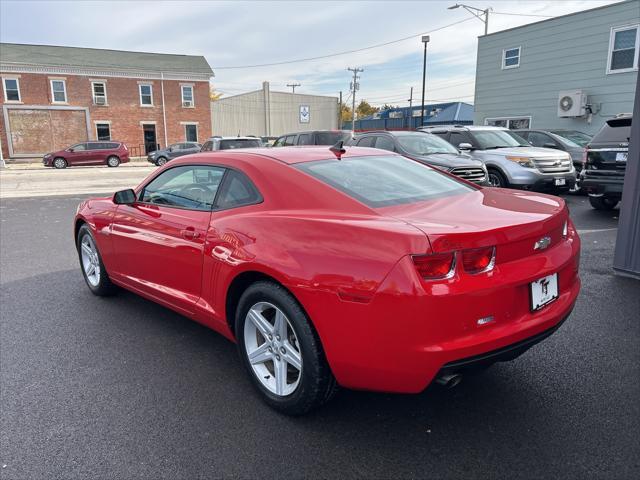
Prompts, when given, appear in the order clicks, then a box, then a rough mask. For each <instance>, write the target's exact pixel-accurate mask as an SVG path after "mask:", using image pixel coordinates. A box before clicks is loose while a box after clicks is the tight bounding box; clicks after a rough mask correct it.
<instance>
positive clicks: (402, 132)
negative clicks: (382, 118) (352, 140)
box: [356, 130, 429, 137]
mask: <svg viewBox="0 0 640 480" xmlns="http://www.w3.org/2000/svg"><path fill="white" fill-rule="evenodd" d="M425 133H429V132H426V131H424V132H423V131H419V132H416V131H413V130H368V131H366V132H358V133H357V134H356V137H357V136H363V135H370V134H371V135H381V134H386V135H391V136H394V137H404V136H410V135H424V134H425Z"/></svg>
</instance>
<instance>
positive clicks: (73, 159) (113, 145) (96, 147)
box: [42, 140, 129, 168]
mask: <svg viewBox="0 0 640 480" xmlns="http://www.w3.org/2000/svg"><path fill="white" fill-rule="evenodd" d="M128 161H129V149H128V148H127V146H126V145H125V144H124V143H122V142H115V141H106V140H105V141H96V142H82V143H76V144H75V145H72V146H70V147H68V148H65V149H64V150H59V151H57V152H51V153H47V154H46V155H45V156H44V157H43V159H42V163H43V164H44V166H45V167H54V168H67V167H70V166H77V165H107V166H109V167H117V166H118V165H120V164H121V163H127V162H128Z"/></svg>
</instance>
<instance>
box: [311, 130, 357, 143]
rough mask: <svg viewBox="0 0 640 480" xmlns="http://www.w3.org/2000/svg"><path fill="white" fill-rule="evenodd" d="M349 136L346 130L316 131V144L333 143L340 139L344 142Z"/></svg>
mask: <svg viewBox="0 0 640 480" xmlns="http://www.w3.org/2000/svg"><path fill="white" fill-rule="evenodd" d="M349 137H350V134H349V133H348V132H316V145H335V144H336V143H338V142H339V141H340V140H342V141H343V142H346V141H347V140H348V139H349Z"/></svg>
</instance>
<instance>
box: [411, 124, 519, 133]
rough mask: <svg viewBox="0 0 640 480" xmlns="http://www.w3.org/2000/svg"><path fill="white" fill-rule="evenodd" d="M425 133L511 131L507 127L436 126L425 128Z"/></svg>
mask: <svg viewBox="0 0 640 480" xmlns="http://www.w3.org/2000/svg"><path fill="white" fill-rule="evenodd" d="M423 128H424V129H425V130H424V131H430V130H469V131H471V132H473V131H474V130H476V131H477V130H502V131H504V130H509V129H508V128H505V127H494V126H493V125H436V126H429V127H423Z"/></svg>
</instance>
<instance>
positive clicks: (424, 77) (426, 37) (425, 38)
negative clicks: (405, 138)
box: [420, 35, 429, 127]
mask: <svg viewBox="0 0 640 480" xmlns="http://www.w3.org/2000/svg"><path fill="white" fill-rule="evenodd" d="M422 43H424V59H423V61H422V111H421V113H420V126H421V127H422V126H424V84H425V81H426V80H427V43H429V35H423V36H422Z"/></svg>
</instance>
